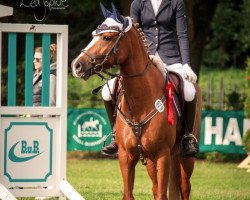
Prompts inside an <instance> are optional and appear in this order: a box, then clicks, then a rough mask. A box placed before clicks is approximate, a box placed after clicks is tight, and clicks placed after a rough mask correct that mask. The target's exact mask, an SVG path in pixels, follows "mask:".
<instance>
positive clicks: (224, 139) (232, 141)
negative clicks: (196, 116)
mask: <svg viewBox="0 0 250 200" xmlns="http://www.w3.org/2000/svg"><path fill="white" fill-rule="evenodd" d="M201 128H202V129H201V138H200V152H210V151H218V152H223V153H236V154H246V151H245V149H244V147H243V144H242V138H243V134H244V133H246V131H247V130H248V129H250V119H246V118H244V112H243V111H203V112H202V127H201Z"/></svg>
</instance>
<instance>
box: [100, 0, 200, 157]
mask: <svg viewBox="0 0 250 200" xmlns="http://www.w3.org/2000/svg"><path fill="white" fill-rule="evenodd" d="M130 15H131V17H132V18H133V20H134V22H136V23H139V24H140V27H141V28H142V30H143V32H144V34H145V36H146V39H147V41H148V46H149V51H150V54H151V55H155V56H157V57H159V58H160V59H161V60H162V61H163V62H164V63H165V64H166V65H165V66H166V68H167V70H170V71H171V70H172V71H175V72H177V73H178V74H180V75H181V77H182V78H183V81H184V99H185V108H184V121H185V122H184V123H185V124H186V126H187V127H186V129H187V130H186V131H185V134H184V136H183V138H182V142H181V147H182V149H181V150H182V155H183V156H184V157H192V156H194V155H195V154H197V153H198V144H197V140H196V138H195V136H194V135H193V134H192V133H193V127H194V120H195V111H196V94H195V88H194V85H193V83H195V82H196V80H197V76H196V75H195V73H194V72H193V70H192V69H191V67H190V58H189V44H188V34H187V22H186V16H185V7H184V2H183V0H134V1H133V2H132V4H131V9H130ZM114 82H115V80H111V81H110V82H109V86H107V85H105V86H104V88H103V90H102V97H103V100H104V105H105V108H106V111H107V114H108V116H109V120H110V124H111V127H113V128H114V125H115V123H114V122H115V115H114V105H113V104H112V98H111V96H110V92H111V94H113V93H114V88H115V87H112V86H113V85H115V84H114ZM113 130H114V129H113ZM113 136H115V133H113ZM117 150H118V146H117V144H116V142H115V139H114V137H113V140H112V141H111V143H110V145H109V146H106V147H103V149H102V153H103V154H105V155H109V156H112V155H116V154H117Z"/></svg>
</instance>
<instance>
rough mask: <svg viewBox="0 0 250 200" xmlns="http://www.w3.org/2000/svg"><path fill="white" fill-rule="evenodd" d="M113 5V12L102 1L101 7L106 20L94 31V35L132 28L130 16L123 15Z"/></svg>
mask: <svg viewBox="0 0 250 200" xmlns="http://www.w3.org/2000/svg"><path fill="white" fill-rule="evenodd" d="M111 5H112V12H111V11H109V10H108V9H106V8H105V6H104V5H103V4H102V3H100V8H101V11H102V14H103V16H104V18H105V21H104V22H103V23H102V24H101V25H100V26H98V28H97V29H96V30H95V31H94V32H93V33H92V34H93V35H99V34H102V33H105V32H120V31H125V32H126V31H128V29H130V26H131V23H130V20H129V18H127V17H123V16H122V15H121V14H120V13H119V11H118V10H117V9H116V7H115V5H114V4H113V3H112V4H111Z"/></svg>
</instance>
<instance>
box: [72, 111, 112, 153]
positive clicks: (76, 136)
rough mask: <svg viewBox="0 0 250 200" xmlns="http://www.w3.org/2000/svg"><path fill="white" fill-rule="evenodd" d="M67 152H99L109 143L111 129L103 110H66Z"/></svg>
mask: <svg viewBox="0 0 250 200" xmlns="http://www.w3.org/2000/svg"><path fill="white" fill-rule="evenodd" d="M67 133H68V141H67V150H69V151H71V150H86V151H100V150H101V148H102V145H103V142H104V141H105V140H106V138H107V141H106V144H109V143H110V141H111V136H110V137H108V135H109V134H110V133H111V128H110V124H109V120H108V116H107V114H106V111H105V109H84V108H82V109H68V131H67Z"/></svg>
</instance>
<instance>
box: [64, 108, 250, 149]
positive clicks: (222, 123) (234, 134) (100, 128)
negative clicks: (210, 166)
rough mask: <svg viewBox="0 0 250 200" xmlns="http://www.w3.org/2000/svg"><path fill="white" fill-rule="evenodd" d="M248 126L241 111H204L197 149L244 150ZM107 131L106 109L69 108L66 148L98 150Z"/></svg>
mask: <svg viewBox="0 0 250 200" xmlns="http://www.w3.org/2000/svg"><path fill="white" fill-rule="evenodd" d="M248 129H250V119H246V118H244V113H243V111H213V110H211V111H203V112H202V127H201V137H200V152H210V151H219V152H223V153H236V154H246V151H245V150H244V147H243V145H242V137H243V134H244V133H245V132H246V131H247V130H248ZM110 132H111V128H110V125H109V121H108V117H107V114H106V111H105V109H68V141H67V144H68V148H67V149H68V150H86V151H100V150H101V148H102V145H103V142H104V140H105V139H106V136H107V135H108V134H109V133H110ZM110 140H111V137H108V139H107V142H106V144H109V143H110Z"/></svg>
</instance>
